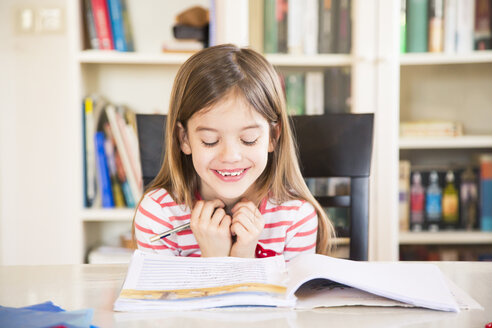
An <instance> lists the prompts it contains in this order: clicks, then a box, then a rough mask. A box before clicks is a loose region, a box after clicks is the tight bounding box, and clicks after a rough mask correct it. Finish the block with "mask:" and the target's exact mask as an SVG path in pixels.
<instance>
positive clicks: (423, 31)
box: [406, 0, 428, 52]
mask: <svg viewBox="0 0 492 328" xmlns="http://www.w3.org/2000/svg"><path fill="white" fill-rule="evenodd" d="M427 10H428V0H408V1H407V38H406V39H407V52H427Z"/></svg>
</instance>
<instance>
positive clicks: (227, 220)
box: [219, 215, 232, 230]
mask: <svg viewBox="0 0 492 328" xmlns="http://www.w3.org/2000/svg"><path fill="white" fill-rule="evenodd" d="M231 222H232V218H231V216H230V215H224V216H223V217H222V220H221V221H220V223H219V229H226V230H227V229H230V228H231Z"/></svg>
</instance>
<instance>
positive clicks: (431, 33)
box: [401, 0, 492, 54]
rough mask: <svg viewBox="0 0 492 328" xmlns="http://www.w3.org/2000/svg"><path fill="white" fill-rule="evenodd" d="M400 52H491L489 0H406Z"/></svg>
mask: <svg viewBox="0 0 492 328" xmlns="http://www.w3.org/2000/svg"><path fill="white" fill-rule="evenodd" d="M401 8H405V16H406V17H405V18H402V21H403V20H405V22H406V38H401V40H405V43H406V44H405V47H403V45H402V52H445V53H447V54H454V53H469V52H472V51H473V50H487V49H491V44H492V39H491V38H492V33H491V29H492V25H491V21H492V16H491V15H492V4H491V2H490V0H469V1H468V0H466V1H460V0H407V1H402V7H401Z"/></svg>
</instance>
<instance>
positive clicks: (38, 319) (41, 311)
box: [0, 301, 97, 328]
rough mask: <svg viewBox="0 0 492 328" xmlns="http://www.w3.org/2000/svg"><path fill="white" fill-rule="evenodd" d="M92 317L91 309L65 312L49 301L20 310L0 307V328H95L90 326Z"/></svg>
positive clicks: (92, 311)
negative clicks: (59, 327)
mask: <svg viewBox="0 0 492 328" xmlns="http://www.w3.org/2000/svg"><path fill="white" fill-rule="evenodd" d="M93 316H94V310H93V309H83V310H76V311H65V310H64V309H62V308H61V307H59V306H57V305H55V304H53V302H51V301H48V302H44V303H40V304H35V305H30V306H26V307H21V308H13V307H5V306H0V323H1V327H2V328H17V327H23V328H44V327H53V326H64V327H67V328H88V327H94V328H97V327H95V326H92V325H91V322H92V317H93Z"/></svg>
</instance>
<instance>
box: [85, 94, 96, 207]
mask: <svg viewBox="0 0 492 328" xmlns="http://www.w3.org/2000/svg"><path fill="white" fill-rule="evenodd" d="M94 132H95V123H94V102H93V99H92V98H91V97H87V98H85V99H84V145H85V148H84V149H85V154H84V158H85V161H84V167H85V170H84V171H85V174H84V175H85V183H84V184H85V206H86V207H91V206H92V205H93V203H94V200H95V198H96V194H97V186H96V157H95V156H96V155H95V150H94V141H93V138H94Z"/></svg>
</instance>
